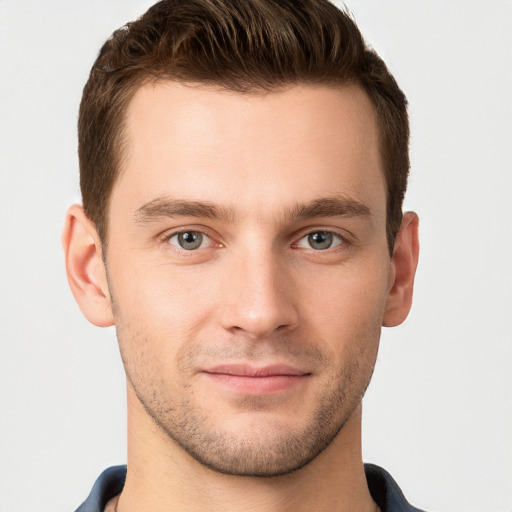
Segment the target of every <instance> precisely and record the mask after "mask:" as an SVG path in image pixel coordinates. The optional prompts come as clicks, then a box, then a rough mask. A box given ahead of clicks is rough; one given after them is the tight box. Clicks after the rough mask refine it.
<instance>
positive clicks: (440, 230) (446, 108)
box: [0, 0, 512, 512]
mask: <svg viewBox="0 0 512 512" xmlns="http://www.w3.org/2000/svg"><path fill="white" fill-rule="evenodd" d="M151 3H152V2H150V1H147V0H108V1H105V0H102V1H100V0H88V1H85V0H84V1H70V0H68V1H65V0H46V1H45V2H40V1H36V0H27V1H24V2H19V1H16V0H0V511H1V512H26V511H30V510H34V511H35V510H37V511H39V512H50V511H51V512H57V511H63V512H64V511H72V510H74V509H75V508H76V507H77V506H78V505H79V504H80V503H81V501H82V500H83V499H84V498H85V497H86V495H87V494H88V492H89V490H90V487H91V486H92V483H93V481H94V480H95V478H96V477H97V476H98V474H99V473H100V471H101V470H102V469H104V468H105V467H107V466H109V465H113V464H118V463H122V462H124V461H125V442H126V434H125V410H124V409H125V398H124V381H123V379H124V377H123V371H122V366H121V363H120V359H119V356H118V353H117V346H116V340H115V332H114V331H113V330H112V329H103V330H102V329H99V328H96V327H93V326H91V325H89V324H88V323H87V321H86V320H85V319H84V318H82V316H81V313H80V311H79V310H78V307H77V306H76V305H75V303H74V300H73V298H72V296H71V293H70V292H69V290H68V287H67V283H66V279H65V273H64V266H63V256H62V252H61V248H60V231H61V227H62V223H63V219H64V214H65V210H66V208H67V207H68V205H70V204H71V203H72V202H74V201H78V200H79V191H78V170H77V169H78V164H77V157H76V144H77V143H76V118H77V109H78V103H79V100H80V95H81V89H82V87H83V85H84V83H85V81H86V78H87V75H88V72H89V68H90V66H91V64H92V62H93V60H94V58H95V56H96V53H97V51H98V50H99V48H100V46H101V44H102V42H103V41H104V40H105V39H106V38H107V37H108V36H109V35H110V33H111V32H112V31H113V30H114V29H115V28H118V27H119V26H121V25H122V24H124V23H125V22H126V21H128V20H130V19H133V18H134V17H136V16H138V15H139V14H142V12H143V11H144V10H145V9H146V8H147V7H148V6H149V5H150V4H151ZM347 5H348V7H349V8H350V10H351V11H352V12H353V15H354V16H355V18H356V20H357V22H358V23H359V25H360V27H361V29H362V31H363V33H364V35H365V37H366V38H367V40H368V41H369V42H370V43H371V44H372V45H373V46H374V47H375V48H376V49H377V50H378V52H379V53H380V54H381V56H382V57H383V58H384V60H386V62H387V63H388V64H389V66H390V68H391V70H392V71H393V73H394V74H395V76H396V78H397V80H398V82H399V84H400V85H401V86H402V88H403V89H404V91H405V92H406V94H407V96H408V98H409V102H410V116H411V127H412V140H411V158H412V174H411V180H410V189H409V194H408V197H407V201H406V207H407V208H408V209H414V210H416V211H417V212H418V213H419V215H420V218H421V242H422V251H421V258H420V267H419V270H418V276H417V284H416V295H415V304H414V307H413V310H412V312H411V315H410V317H409V319H408V321H407V322H406V323H405V324H404V325H403V326H401V327H398V328H395V329H389V330H387V329H386V330H384V332H383V336H382V344H381V351H380V354H379V360H378V362H377V368H376V372H375V376H374V380H373V382H372V384H371V385H370V389H369V391H368V393H367V397H366V399H365V406H364V416H365V418H364V422H365V423H364V438H363V445H364V457H365V460H367V461H372V462H375V463H378V464H381V465H383V466H384V467H386V468H387V469H388V470H389V471H390V472H391V473H392V474H393V476H394V477H395V478H396V479H397V480H398V482H399V483H400V485H401V486H402V487H403V490H404V492H405V494H406V495H407V496H408V497H409V499H410V501H412V502H413V503H415V504H417V505H418V506H420V507H424V508H426V509H429V510H435V511H455V512H457V511H459V512H463V511H464V512H472V511H474V512H476V511H485V512H492V511H509V512H510V511H511V510H512V463H511V461H512V385H511V380H512V377H511V375H512V270H511V266H512V2H510V1H509V0H481V1H471V0H457V1H455V0H442V1H441V0H429V1H427V0H424V1H419V0H396V1H395V0H393V1H392V0H352V1H348V2H347Z"/></svg>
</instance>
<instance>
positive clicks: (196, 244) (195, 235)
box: [167, 231, 211, 251]
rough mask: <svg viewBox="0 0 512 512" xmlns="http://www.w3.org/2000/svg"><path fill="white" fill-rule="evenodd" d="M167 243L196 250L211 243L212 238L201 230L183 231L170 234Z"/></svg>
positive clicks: (187, 249)
mask: <svg viewBox="0 0 512 512" xmlns="http://www.w3.org/2000/svg"><path fill="white" fill-rule="evenodd" d="M167 243H169V244H171V245H174V246H176V247H179V248H180V249H185V250H186V251H194V250H195V249H202V248H204V247H205V246H207V245H208V244H210V243H211V240H210V238H209V237H208V236H207V235H205V234H204V233H201V232H200V231H182V232H180V233H176V234H174V235H172V236H170V237H169V238H168V239H167Z"/></svg>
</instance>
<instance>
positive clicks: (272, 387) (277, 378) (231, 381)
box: [203, 364, 311, 395]
mask: <svg viewBox="0 0 512 512" xmlns="http://www.w3.org/2000/svg"><path fill="white" fill-rule="evenodd" d="M203 373H204V374H205V376H206V377H207V378H208V379H209V380H210V381H212V382H213V383H215V384H217V385H220V386H223V387H227V388H230V389H231V390H232V391H235V392H237V393H243V394H247V395H273V394H276V393H280V392H284V391H287V390H290V389H292V388H295V387H296V386H298V385H300V384H302V383H303V382H304V381H305V380H306V379H308V378H309V377H310V376H311V373H309V372H306V371H303V370H300V369H298V368H294V367H291V366H287V365H268V366H260V367H254V366H251V365H247V364H235V365H221V366H216V367H213V368H209V369H207V370H204V371H203Z"/></svg>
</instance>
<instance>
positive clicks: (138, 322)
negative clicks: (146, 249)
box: [110, 261, 217, 339]
mask: <svg viewBox="0 0 512 512" xmlns="http://www.w3.org/2000/svg"><path fill="white" fill-rule="evenodd" d="M110 283H111V292H112V295H113V301H114V304H115V306H116V311H115V313H116V316H117V317H119V318H118V320H119V321H120V322H122V323H125V324H127V323H129V324H130V325H131V326H133V327H134V328H136V329H139V330H140V329H144V330H145V331H146V333H147V334H148V335H149V334H150V333H151V335H152V336H156V337H158V333H161V334H162V335H164V336H165V337H166V338H168V337H169V336H172V338H175V337H178V338H185V339H186V338H187V337H189V336H190V335H192V333H193V332H195V331H196V330H197V329H198V328H199V325H200V324H201V323H202V322H203V320H204V318H206V317H208V315H209V314H210V311H211V308H212V305H213V304H215V303H216V302H217V301H216V297H215V293H216V289H215V287H214V286H212V283H211V281H210V280H209V279H207V277H206V276H205V275H204V272H201V271H198V269H197V267H196V268H192V267H179V268H176V267H173V266H171V265H165V264H161V263H155V264H153V265H151V264H146V265H142V264H140V262H139V263H137V262H131V263H130V262H128V261H125V262H123V265H122V266H121V265H120V266H118V267H117V269H116V270H115V271H113V272H112V275H111V279H110ZM116 323H117V321H116Z"/></svg>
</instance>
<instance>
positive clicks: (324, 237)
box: [308, 231, 333, 251]
mask: <svg viewBox="0 0 512 512" xmlns="http://www.w3.org/2000/svg"><path fill="white" fill-rule="evenodd" d="M308 242H309V245H310V246H311V247H312V248H313V249H317V250H320V251H322V250H324V249H329V247H331V245H332V242H333V235H332V233H326V232H325V231H315V232H314V233H311V234H310V235H309V236H308Z"/></svg>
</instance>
